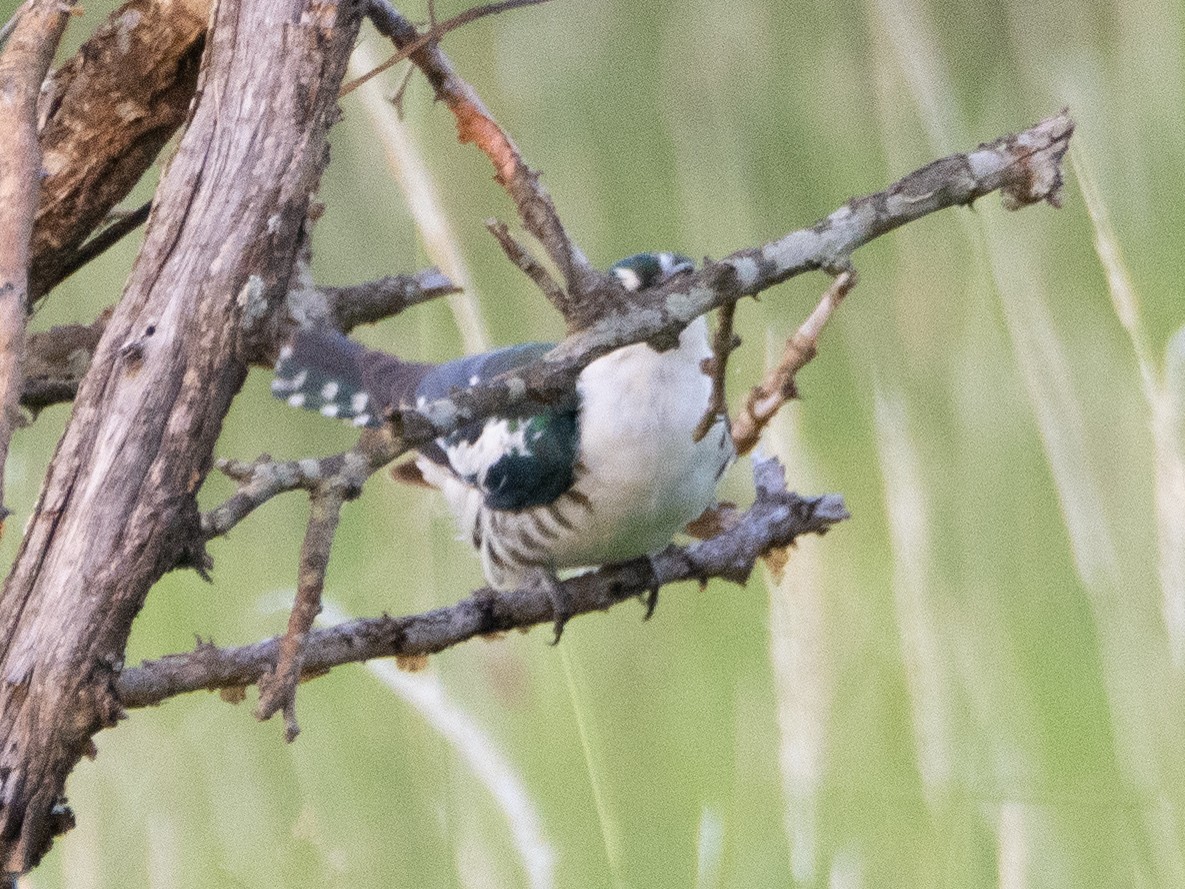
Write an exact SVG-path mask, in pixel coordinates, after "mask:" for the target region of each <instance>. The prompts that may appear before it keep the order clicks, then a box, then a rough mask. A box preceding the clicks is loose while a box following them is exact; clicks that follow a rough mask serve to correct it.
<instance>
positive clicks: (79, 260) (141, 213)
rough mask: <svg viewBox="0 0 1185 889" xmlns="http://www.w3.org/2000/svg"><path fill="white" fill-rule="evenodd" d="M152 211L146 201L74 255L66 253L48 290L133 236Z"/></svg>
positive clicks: (121, 217) (74, 252)
mask: <svg viewBox="0 0 1185 889" xmlns="http://www.w3.org/2000/svg"><path fill="white" fill-rule="evenodd" d="M151 211H152V201H145V202H144V203H143V204H141V205H140V206H139V207H137V208H136V209H135V210H132V211H131V212H129V213H125V214H123V215H122V216H120V217H119V218H118V219H116V220H115V221H114V222H112V223H111V224H110V225H109V226H107V227H106V228H105V229H103V230H102V231H100V232H99V233H98V234H97V235H95V236H94V237H93V238H91V239H90V240H89V241H87V242H86V243H85V244H83V245H82V246H80V247H78V248H77V249H76V250H74V251H73V252H72V253H66V254H65V255H64V256H63V257H62V258H61V260H60V262H61V265H60V267H59V268H57V269H55V277H54V278H53V280H50V281H47V282H46V284H45V286H46V288H47V289H49V288H51V287H54V286H56V285H57V284H59V283H61V282H62V281H65V280H66V279H67V278H69V277H70V276H71V275H73V274H74V273H75V272H76V271H78V270H79V269H80V268H82V267H83V266H84V265H86V264H87V263H88V262H90V261H91V260H93V259H96V258H98V257H99V256H101V255H103V254H104V253H106V252H107V251H108V250H110V249H111V248H112V247H114V246H115V245H116V244H118V243H119V242H120V241H121V240H123V238H124V236H125V235H129V234H131V233H132V232H134V231H135V230H136V229H137V228H139V227H140V226H141V225H143V224H144V222H145V221H146V220H147V219H148V214H149V213H150V212H151Z"/></svg>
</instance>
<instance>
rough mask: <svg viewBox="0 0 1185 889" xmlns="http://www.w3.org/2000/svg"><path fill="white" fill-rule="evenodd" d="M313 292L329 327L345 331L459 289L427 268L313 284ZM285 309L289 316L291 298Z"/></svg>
mask: <svg viewBox="0 0 1185 889" xmlns="http://www.w3.org/2000/svg"><path fill="white" fill-rule="evenodd" d="M316 292H317V294H318V295H319V296H320V297H321V298H323V299H324V300H325V304H326V308H327V309H328V312H329V315H328V320H329V322H330V323H331V324H332V325H333V327H335V328H337V329H338V330H340V331H342V332H343V333H349V332H350V331H351V330H353V329H354V328H355V327H358V326H359V325H362V324H373V323H375V322H376V321H381V320H383V319H384V318H391V317H394V316H395V315H398V314H399V313H400V312H403V311H406V310H407V309H410V308H411V307H412V306H418V305H419V304H420V303H425V302H428V301H429V300H433V299H437V298H438V297H441V296H448V295H450V294H453V293H460V292H461V288H460V287H458V286H457V285H456V284H454V283H453V282H452V281H451V280H449V278H448V276H447V275H445V274H443V273H442V272H441V271H440V269H437V268H430V269H425V270H424V271H421V272H415V273H414V274H410V275H388V276H386V277H385V278H379V279H377V280H375V281H367V282H365V283H362V284H351V285H349V286H347V287H325V286H321V287H317V288H316ZM289 313H290V315H291V316H295V314H296V313H295V311H294V305H293V302H292V300H291V298H290V299H289Z"/></svg>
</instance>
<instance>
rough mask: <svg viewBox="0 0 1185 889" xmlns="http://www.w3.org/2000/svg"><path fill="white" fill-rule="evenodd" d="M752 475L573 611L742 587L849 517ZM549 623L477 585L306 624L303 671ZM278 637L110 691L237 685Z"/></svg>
mask: <svg viewBox="0 0 1185 889" xmlns="http://www.w3.org/2000/svg"><path fill="white" fill-rule="evenodd" d="M754 476H755V479H756V482H757V498H756V500H755V502H754V503H753V505H752V506H751V507H749V509H747V510H746V511H745V512H744V513H742V514H741V516H740V517H739V520H737V521H736V522H735V523H732V524H731V526H730V528H729V529H728V530H726V531H724V532H723V533H721V534H719V535H718V536H716V537H713V538H711V539H709V540H705V541H702V542H699V543H693V544H690V545H689V546H685V547H680V546H670V547H668V548H667V549H666V550H664V551H663V552H661V553H659V554H658V555H656V556H652V557H651V558H649V559H646V558H642V559H634V560H633V561H630V562H625V563H623V564H620V565H613V566H608V567H605V568H601V569H600V570H598V571H595V572H592V573H590V574H584V575H581V576H579V577H575V578H572V579H571V580H567V581H565V582H564V584H563V587H564V594H565V597H566V598H567V600H568V601H569V602H570V603H571V604H572V606H573V611H574V613H575V614H584V613H588V612H592V611H604V610H605V609H607V608H611V607H612V606H614V605H616V604H618V603H620V602H624V601H626V600H628V599H634V598H637V597H639V596H642V595H645V594H647V593H649V592H650V591H651V590H653V589H655V588H656V587H659V586H665V585H667V584H671V583H676V582H678V581H683V580H697V581H705V580H707V579H709V578H712V577H722V578H725V579H727V580H731V581H733V582H736V583H744V582H745V580H746V578H748V576H749V574H750V572H751V571H752V570H753V567H754V565H755V564H756V562H757V560H758V559H760V558H761V557H763V556H765V555H766V554H768V553H770V552H772V551H774V550H778V549H782V548H785V547H787V546H790V545H792V544H793V543H794V541H795V539H797V538H798V537H800V536H801V535H803V534H822V533H824V532H825V531H826V530H827V529H828V528H830V527H831V526H832V525H834V524H836V523H837V522H840V521H843V520H844V519H846V518H848V513H847V510H846V509H845V508H844V504H843V500H842V498H840V497H839V496H838V495H834V494H829V495H825V496H823V497H814V498H807V497H801V496H799V495H798V494H794V493H791V492H789V491H787V490H786V487H785V480H784V477H783V474H782V468H781V466H780V465H779V464H778V463H777V462H776V461H775V460H765V461H760V462H755V464H754ZM552 619H553V614H552V603H551V600H550V599H549V598H548V596H547V595H546V593H545V592H543V591H541V590H531V589H527V590H515V591H512V592H503V593H496V592H494V591H492V590H489V589H481V590H477V591H476V592H474V593H473V594H472V595H470V596H469V597H468V598H466V599H464V600H462V601H460V602H458V603H456V604H455V605H451V606H448V607H446V608H438V609H435V610H433V611H428V612H425V613H423V614H417V615H412V616H409V617H399V618H393V617H374V618H363V619H359V620H353V621H349V622H347V623H343V624H340V625H338V626H335V627H331V628H328V629H317V630H312V631H311V632H309V633H308V635H307V637H306V639H305V644H304V657H303V661H302V663H301V673H302V675H303V677H305V678H308V677H311V676H317V675H320V674H322V673H324V672H326V671H327V670H329V669H330V668H331V667H336V666H340V665H342V664H348V663H356V662H360V661H365V660H368V659H370V658H375V657H389V656H397V657H415V656H418V655H427V654H434V653H436V652H439V651H443V650H444V649H446V648H449V647H451V646H453V645H457V644H458V643H461V642H464V641H466V640H468V639H472V638H474V637H475V636H483V635H487V634H490V633H500V632H505V631H507V630H512V629H522V628H526V627H531V626H534V625H536V624H549V623H551V621H552ZM282 638H283V637H277V638H273V639H267V640H264V641H262V642H257V643H255V644H254V645H246V646H242V647H239V648H226V649H222V648H217V647H215V646H213V645H209V644H200V645H199V646H198V647H197V649H196V650H195V651H192V652H188V653H185V654H176V655H169V656H168V657H164V658H161V659H159V660H154V661H146V662H145V663H143V664H141V665H140V666H138V667H133V668H129V669H125V670H124V671H123V673H122V674H121V675H120V677H119V680H118V682H117V685H116V692H117V694H118V696H119V700H120V702H121V703H122V704H123V705H124V706H125V707H145V706H149V705H152V704H159V703H160V702H162V701H164V700H166V699H168V698H170V697H174V696H176V695H179V694H184V693H186V692H191V691H198V690H201V689H210V690H213V689H238V688H242V687H244V686H248V685H251V684H253V683H256V682H258V681H259V680H260V679H261V678H262V677H263V676H264V675H265V674H267V673H268V672H269V671H270V670H271V669H272V665H273V664H275V663H276V659H277V657H278V656H279V653H280V651H281V643H282Z"/></svg>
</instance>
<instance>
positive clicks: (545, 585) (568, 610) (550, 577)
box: [534, 570, 573, 645]
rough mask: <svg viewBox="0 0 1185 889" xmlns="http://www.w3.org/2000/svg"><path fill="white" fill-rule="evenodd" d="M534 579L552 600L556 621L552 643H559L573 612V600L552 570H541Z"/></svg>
mask: <svg viewBox="0 0 1185 889" xmlns="http://www.w3.org/2000/svg"><path fill="white" fill-rule="evenodd" d="M534 580H535V583H536V584H537V585H538V586H539V587H540V588H541V589H542V590H543V592H544V593H545V594H546V595H547V598H548V600H549V601H550V602H551V615H552V619H553V620H554V621H555V623H554V626H555V638H554V639H552V640H551V644H552V645H559V644H560V636H562V635H563V634H564V627H565V626H566V625H567V623H568V619H569V618H570V617H571V616H572V613H573V612H572V602H571V601H570V600H569V598H568V595H567V593H565V592H564V587H563V585H562V584H561V583H560V579H559V578H558V577H556V576H555V575H554V574H552V573H551V572H550V571H542V570H540V571H538V572H536V573H535V576H534Z"/></svg>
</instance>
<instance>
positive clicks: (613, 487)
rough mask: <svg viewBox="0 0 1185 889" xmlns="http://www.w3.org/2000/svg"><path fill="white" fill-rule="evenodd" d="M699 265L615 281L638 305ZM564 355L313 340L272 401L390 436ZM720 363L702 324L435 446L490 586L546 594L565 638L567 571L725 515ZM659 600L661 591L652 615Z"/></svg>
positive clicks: (289, 355)
mask: <svg viewBox="0 0 1185 889" xmlns="http://www.w3.org/2000/svg"><path fill="white" fill-rule="evenodd" d="M694 268H695V264H694V262H693V261H692V260H691V259H689V258H688V257H686V256H683V255H681V254H678V253H669V252H652V253H638V254H635V255H633V256H629V257H626V258H625V259H622V260H619V261H618V262H616V263H614V264H613V265H612V266H611V267H610V269H609V273H610V274H611V275H613V276H614V277H615V278H616V279H617V281H618V282H619V283H620V284H621V285H622V287H623V288H624V289H625V290H627V291H630V292H638V291H640V290H643V289H646V288H648V287H653V286H656V285H658V284H661V283H663V282H664V281H667V280H669V279H670V278H672V277H674V276H675V275H679V274H684V273H688V272H691V271H694ZM553 346H554V344H552V343H523V344H519V345H513V346H509V347H506V348H501V349H497V350H495V351H492V352H486V353H483V354H479V355H472V356H469V357H465V358H460V359H457V360H454V361H449V362H447V363H444V364H437V365H433V364H422V363H417V362H409V361H404V360H402V359H398V358H395V357H394V356H391V355H387V354H385V353H383V352H381V351H376V350H372V349H367V348H365V347H363V346H362V345H360V344H359V343H357V342H355V341H353V340H351V339H349V338H348V337H346V336H345V335H343V334H341V333H339V332H337V331H334V330H328V329H300V330H298V331H297V332H296V333H295V334H294V336H293V337H292V338H291V340H290V341H289V342H288V343H287V344H286V345H285V346H284V347H283V348H282V349H281V351H280V355H279V359H278V361H277V363H276V366H275V376H274V378H273V381H272V385H271V391H272V394H273V395H275V396H276V397H277V398H280V399H282V400H284V401H285V402H287V403H288V404H289V405H291V406H292V407H297V408H303V409H305V410H310V411H315V412H317V413H319V414H321V415H322V416H325V417H331V418H337V419H339V420H344V421H347V422H349V423H352V424H353V425H355V426H359V427H378V426H381V425H382V424H383V423H384V422H386V417H387V416H389V415H390V411H391V410H392V409H394V408H400V407H410V406H415V407H423V406H424V405H425V404H427V403H429V402H431V401H433V400H434V399H437V398H441V397H444V396H447V395H449V394H450V393H452V392H453V391H455V390H457V389H463V388H465V387H468V386H475V385H478V384H479V383H482V382H484V381H486V380H489V379H492V378H493V377H496V376H498V375H499V374H501V373H504V372H506V371H509V370H513V369H515V368H518V367H521V366H524V365H526V364H529V363H531V362H533V361H535V360H536V359H538V358H540V357H542V356H543V355H545V354H546V353H547V352H548V351H549V350H550V349H552V348H553ZM711 357H712V349H711V346H710V344H709V341H708V328H707V321H706V320H705V318H704V317H703V316H700V317H698V318H696V319H695V320H694V321H692V322H691V323H689V324H688V325H687V326H686V327H685V328H684V329H683V330H682V331H681V332H680V334H679V340H678V344H677V346H675V347H674V348H669V349H667V350H665V351H658V350H656V349H655V348H653V347H652V346H650V345H649V344H647V343H636V344H632V345H627V346H624V347H622V348H619V349H616V350H615V351H612V352H610V353H608V354H606V355H604V356H602V357H600V358H598V359H596V360H594V361H592V362H591V363H590V364H588V366H587V367H585V368H584V370H583V371H582V372H581V373H580V375H579V377H578V378H577V380H576V386H575V391H574V392H573V393H572V394H571V395H570V396H569V397H567V398H566V399H563V400H561V401H558V402H555V403H547V404H544V403H541V402H530V401H528V402H526V403H524V404H522V405H519V406H517V407H516V408H515V409H513V410H510V411H507V412H504V413H499V414H495V415H492V416H489V417H486V418H484V419H479V420H475V421H473V422H470V423H468V424H466V425H463V426H461V427H460V428H459V429H457V430H456V431H455V432H452V433H451V434H449V435H445V436H442V437H440V438H438V439H436V440H435V441H433V442H430V443H429V444H427V445H424V446H421V447H420V449H419V452H418V454H417V456H416V458H415V466H416V468H417V469H418V474H419V475H420V476H422V479H423V480H424V481H425V482H426V483H427V484H429V485H430V486H432V487H435V488H438V489H439V490H440V491H441V492H442V493H443V495H444V498H445V500H446V501H447V503H448V505H449V507H450V509H451V512H452V513H453V515H454V517H455V518H456V521H457V524H458V526H459V528H460V536H461V537H462V538H463V539H465V540H467V541H468V542H469V543H470V544H471V545H472V546H473V548H474V549H475V550H476V551H477V552H478V553H479V554H480V559H481V567H482V572H483V574H484V576H485V579H486V581H487V583H488V584H489V586H490V587H491V588H493V589H494V590H497V591H505V590H511V589H516V588H520V587H541V588H542V589H544V590H545V591H546V592H547V594H548V596H549V598H550V599H551V603H552V606H553V611H554V620H555V631H556V637H555V641H557V642H558V640H559V637H560V634H561V633H562V631H563V627H564V623H565V622H566V621H567V619H568V617H569V616H570V607H569V605H568V603H567V601H566V600H565V598H564V596H563V593H562V591H561V588H560V585H559V583H558V576H559V572H561V571H563V570H566V569H577V568H587V567H592V566H599V565H604V564H610V563H614V562H621V561H625V560H628V559H632V558H636V557H640V556H647V555H651V554H654V553H656V552H658V551H660V550H661V549H662V548H664V547H665V546H666V545H667V544H669V543H670V542H671V540H672V539H673V538H674V537H675V535H676V534H678V533H679V532H680V531H681V530H682V529H683V528H684V527H685V526H686V525H687V524H688V523H690V522H692V521H694V520H695V519H697V518H698V517H700V516H701V515H702V514H703V513H704V512H705V510H707V509H708V508H709V507H711V506H713V505H714V504H715V502H716V488H717V485H718V483H719V481H720V478H721V476H722V475H723V473H724V471H725V470H726V469H727V468H728V466H729V465H730V464H731V463H732V462H733V461H734V459H735V456H736V455H735V451H734V449H733V443H732V437H731V433H730V429H729V424H728V417H727V415H726V414H725V413H724V412H719V413H718V414H717V415H716V416H715V417H714V419H713V421H712V422H711V425H710V427H709V428H708V431H707V434H705V435H703V436H702V437H699V438H698V439H697V438H696V436H695V430H696V429H697V427H698V426H699V425H700V423H701V420H702V419H703V418H704V416H705V414H706V413H707V412H708V411H709V410H710V405H711V404H712V390H713V384H712V380H711V378H710V376H709V375H708V374H709V370H708V369H709V366H710V365H709V364H708V361H709V359H711ZM654 603H655V598H654V594H653V593H652V594H651V598H650V599H649V601H648V609H647V616H649V614H650V612H652V611H653V608H654Z"/></svg>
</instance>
